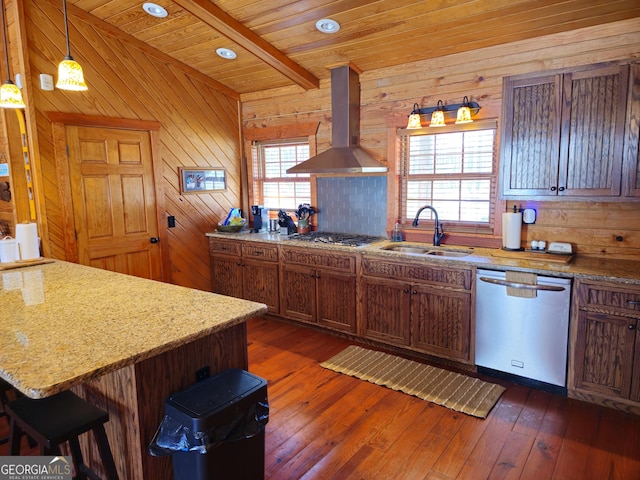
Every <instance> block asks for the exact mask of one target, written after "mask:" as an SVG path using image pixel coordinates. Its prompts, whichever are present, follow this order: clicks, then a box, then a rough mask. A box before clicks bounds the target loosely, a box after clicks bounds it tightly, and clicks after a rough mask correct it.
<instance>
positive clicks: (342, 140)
mask: <svg viewBox="0 0 640 480" xmlns="http://www.w3.org/2000/svg"><path fill="white" fill-rule="evenodd" d="M331 115H332V119H331V124H332V125H331V148H330V149H328V150H325V151H324V152H322V153H320V154H318V155H316V156H315V157H311V158H310V159H309V160H306V161H304V162H302V163H300V164H298V165H296V166H295V167H291V168H290V169H289V170H287V173H336V174H350V173H378V172H386V171H387V167H386V166H385V165H383V164H381V163H380V162H379V161H377V160H376V159H375V158H373V157H372V156H371V155H369V154H368V153H367V152H365V151H364V150H362V149H361V148H360V82H359V80H358V74H357V73H356V72H355V71H354V70H353V69H352V68H351V67H349V66H348V65H345V66H343V67H337V68H334V69H332V70H331Z"/></svg>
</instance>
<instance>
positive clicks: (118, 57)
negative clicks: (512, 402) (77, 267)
mask: <svg viewBox="0 0 640 480" xmlns="http://www.w3.org/2000/svg"><path fill="white" fill-rule="evenodd" d="M24 9H25V19H26V32H27V41H28V42H27V44H28V55H29V65H30V70H31V72H33V73H32V75H31V79H30V80H31V82H32V83H31V86H32V88H31V92H32V94H33V99H32V100H33V102H34V104H35V109H36V122H37V137H38V147H39V151H40V158H39V161H40V173H41V175H42V179H43V190H44V192H43V195H44V199H45V205H44V208H45V210H46V218H47V222H48V237H49V238H48V244H49V251H50V255H51V256H54V257H57V258H64V255H65V251H64V241H63V238H64V232H63V230H62V218H63V211H62V209H63V205H62V203H61V200H60V198H59V194H58V190H59V188H58V185H59V183H60V179H59V172H56V168H55V162H54V154H53V152H54V150H53V137H52V127H51V123H50V122H49V121H48V120H47V117H46V112H70V113H81V114H85V115H98V116H104V117H112V118H124V119H139V120H151V121H158V122H160V124H161V128H160V131H159V143H160V148H159V156H158V158H156V161H159V162H161V163H162V168H161V169H160V171H161V172H162V176H161V178H157V179H156V181H158V182H161V184H162V190H163V191H164V195H165V198H164V199H163V203H164V205H165V209H166V213H167V215H174V216H175V217H176V223H177V225H178V227H176V228H174V229H169V230H168V234H169V236H168V238H169V249H170V259H171V282H172V283H177V284H180V285H184V286H188V287H193V288H198V289H202V290H210V285H211V280H210V273H209V256H208V243H207V241H206V237H205V235H204V234H205V233H206V232H208V231H211V230H212V228H213V225H215V224H216V223H217V222H218V220H219V219H220V218H223V217H224V216H225V215H226V213H227V211H228V209H229V208H231V207H232V206H239V202H240V193H241V186H240V161H239V159H240V143H239V123H238V108H239V107H238V101H237V99H234V98H231V97H229V96H227V95H225V94H223V93H221V92H220V91H219V89H217V88H216V87H217V86H216V85H215V83H214V82H209V81H207V79H206V78H204V77H202V76H199V75H188V74H187V73H185V67H184V66H182V65H179V64H175V63H174V64H172V63H168V62H166V61H163V60H162V59H161V57H157V56H154V55H150V54H149V52H148V50H145V49H144V48H141V46H140V44H139V42H137V41H135V40H134V39H132V38H130V37H128V36H127V35H126V34H123V33H119V32H117V31H115V30H114V29H113V28H109V26H107V25H106V24H104V23H102V22H101V21H100V20H98V19H97V18H92V17H91V16H89V15H81V17H77V16H74V15H73V12H75V11H76V10H75V9H71V11H70V18H69V20H70V25H69V28H70V38H71V52H72V55H73V56H74V58H75V59H76V60H77V61H78V62H79V63H80V64H81V65H82V66H83V69H84V73H85V79H86V82H87V84H88V86H89V90H88V91H87V92H63V91H61V90H55V91H53V92H44V91H41V90H40V89H39V88H37V87H38V85H39V78H38V76H39V74H40V73H49V74H52V75H53V76H54V78H55V77H56V70H57V65H58V62H60V60H62V58H63V57H64V55H65V51H64V45H65V39H64V31H63V22H62V11H61V5H57V4H55V3H52V2H39V1H36V0H25V1H24ZM159 58H160V59H159ZM182 166H186V167H198V166H203V167H206V168H208V167H222V168H224V169H225V170H226V172H227V190H225V191H224V192H216V193H211V194H197V195H181V194H180V188H179V185H180V184H179V178H178V168H179V167H182ZM159 227H160V228H161V229H162V228H167V225H166V223H165V224H161V225H159ZM165 247H166V246H165Z"/></svg>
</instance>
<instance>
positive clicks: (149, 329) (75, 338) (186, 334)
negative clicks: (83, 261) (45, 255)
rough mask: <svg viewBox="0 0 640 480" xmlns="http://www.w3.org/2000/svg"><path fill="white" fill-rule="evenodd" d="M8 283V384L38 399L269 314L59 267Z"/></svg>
mask: <svg viewBox="0 0 640 480" xmlns="http://www.w3.org/2000/svg"><path fill="white" fill-rule="evenodd" d="M0 279H1V283H0V287H1V289H0V305H2V309H1V311H2V313H3V314H4V315H3V317H4V318H3V319H2V322H1V323H0V377H1V378H3V379H4V380H6V381H8V382H9V383H11V384H13V385H14V386H15V387H16V388H18V389H19V390H20V391H21V392H23V393H24V394H26V395H27V396H29V397H32V398H42V397H46V396H49V395H53V394H55V393H58V392H61V391H63V390H66V389H68V388H70V387H72V386H74V385H78V384H80V383H83V382H84V381H86V380H88V379H90V378H94V377H97V376H100V375H103V374H105V373H108V372H112V371H115V370H118V369H120V368H122V367H124V366H127V365H131V364H134V363H136V362H139V361H141V360H144V359H146V358H149V357H152V356H154V355H158V354H160V353H163V352H166V351H169V350H171V349H173V348H176V347H178V346H181V345H184V344H186V343H189V342H190V341H193V340H195V339H196V338H198V337H201V336H203V335H208V334H211V333H214V332H216V331H220V330H223V329H225V328H228V327H230V326H233V325H237V324H240V323H242V322H244V321H246V320H247V319H249V318H251V317H254V316H256V315H261V314H264V313H266V312H267V307H266V305H263V304H261V303H255V302H249V301H246V300H242V299H238V298H232V297H227V296H223V295H217V294H214V293H209V292H204V291H200V290H194V289H190V288H185V287H180V286H177V285H171V284H167V283H162V282H156V281H152V280H146V279H142V278H138V277H133V276H130V275H123V274H119V273H114V272H109V271H106V270H101V269H97V268H92V267H86V266H82V265H78V264H74V263H68V262H64V261H58V260H56V261H54V262H53V263H49V264H45V265H38V266H30V267H23V268H18V269H14V270H7V271H3V272H0Z"/></svg>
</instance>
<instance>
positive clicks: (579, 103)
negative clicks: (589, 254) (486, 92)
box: [500, 65, 637, 198]
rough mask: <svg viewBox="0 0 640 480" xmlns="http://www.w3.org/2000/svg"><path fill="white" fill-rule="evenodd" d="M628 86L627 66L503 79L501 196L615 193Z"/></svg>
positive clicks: (619, 176)
mask: <svg viewBox="0 0 640 480" xmlns="http://www.w3.org/2000/svg"><path fill="white" fill-rule="evenodd" d="M628 83H629V66H628V65H606V66H602V65H596V66H588V67H584V68H581V69H577V70H576V71H573V72H562V73H557V74H549V75H541V76H539V77H535V76H531V75H524V76H517V77H513V78H506V79H505V80H504V83H503V98H504V100H503V112H502V115H503V120H502V128H503V133H502V138H501V145H500V156H501V163H502V174H501V183H502V194H503V196H504V197H506V198H518V197H522V196H527V197H536V196H540V197H557V196H570V197H618V196H620V194H621V182H622V161H623V154H624V153H625V151H624V138H625V124H626V118H627V117H626V109H627V100H628V99H627V92H628ZM627 143H629V142H627ZM636 154H637V152H636ZM629 161H631V160H629Z"/></svg>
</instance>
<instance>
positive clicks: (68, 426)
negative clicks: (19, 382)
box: [5, 391, 118, 480]
mask: <svg viewBox="0 0 640 480" xmlns="http://www.w3.org/2000/svg"><path fill="white" fill-rule="evenodd" d="M5 409H6V413H7V416H8V417H9V423H10V430H9V455H19V454H20V438H21V436H22V433H23V432H24V433H26V434H27V435H28V436H29V437H31V438H32V439H33V440H35V442H36V443H37V444H38V446H39V447H40V455H60V445H61V444H63V443H65V442H69V447H70V449H71V456H72V459H73V466H74V469H75V472H76V477H74V478H77V479H86V478H88V476H89V478H99V477H98V476H97V474H96V473H95V472H93V471H92V470H91V469H90V468H89V467H88V466H87V465H86V464H85V463H84V460H83V458H82V451H81V450H80V442H79V441H78V437H79V436H80V435H82V434H83V433H85V432H88V431H89V430H91V431H93V434H94V436H95V439H96V443H97V445H98V451H99V452H100V457H101V459H102V466H103V467H104V470H105V472H106V474H107V480H117V479H118V473H117V471H116V466H115V462H114V460H113V455H112V454H111V448H110V447H109V440H108V439H107V435H106V432H105V430H104V424H105V423H106V422H108V421H109V414H108V413H107V412H105V411H104V410H102V409H100V408H98V407H96V406H94V405H91V404H90V403H88V402H86V401H85V400H83V399H82V398H80V397H78V396H77V395H76V394H74V393H73V392H71V391H65V392H62V393H58V394H56V395H53V396H51V397H46V398H43V399H39V400H34V399H31V398H27V397H21V398H18V399H17V400H14V401H12V402H9V403H7V405H6V406H5Z"/></svg>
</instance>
